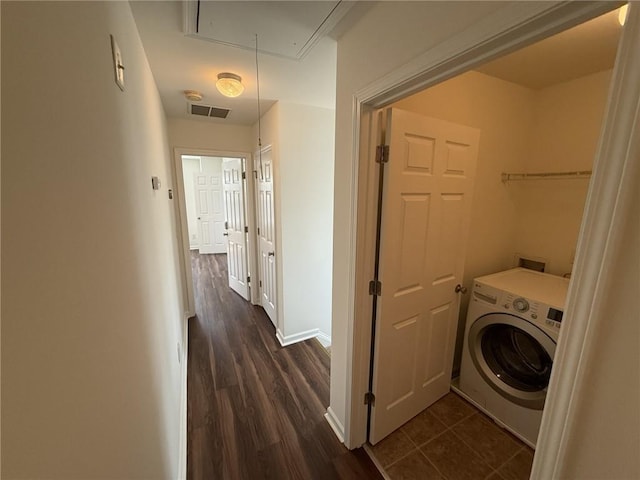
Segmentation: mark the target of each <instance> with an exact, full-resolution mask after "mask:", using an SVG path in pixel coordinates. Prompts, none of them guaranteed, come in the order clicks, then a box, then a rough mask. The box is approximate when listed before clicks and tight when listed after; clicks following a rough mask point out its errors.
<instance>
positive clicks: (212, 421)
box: [187, 252, 382, 480]
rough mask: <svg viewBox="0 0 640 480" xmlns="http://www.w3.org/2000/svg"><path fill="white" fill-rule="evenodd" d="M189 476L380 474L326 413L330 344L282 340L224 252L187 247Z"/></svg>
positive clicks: (281, 478)
mask: <svg viewBox="0 0 640 480" xmlns="http://www.w3.org/2000/svg"><path fill="white" fill-rule="evenodd" d="M191 266H192V271H193V275H194V289H195V293H196V312H197V315H196V317H195V318H193V319H191V320H190V323H189V355H188V357H189V358H188V376H187V395H188V398H187V409H188V412H187V415H188V444H187V478H189V479H193V480H199V479H251V480H253V479H278V480H285V479H292V480H294V479H295V480H297V479H300V480H307V479H319V480H320V479H322V480H330V479H341V480H349V479H368V478H371V479H381V478H382V476H381V475H380V473H379V472H378V470H377V469H376V468H375V466H374V465H373V463H372V462H371V460H370V459H369V457H368V456H367V455H366V453H365V452H364V451H363V450H362V449H358V450H354V451H349V450H347V449H346V448H345V447H344V446H343V445H342V444H341V443H340V442H339V441H338V439H337V438H336V437H335V435H334V433H333V432H332V431H331V427H329V425H328V424H327V422H326V421H325V420H324V417H323V415H324V413H325V411H326V406H327V405H328V403H329V367H330V358H329V356H328V354H327V352H326V351H325V350H324V349H323V348H322V347H321V346H320V344H319V343H318V342H317V341H315V340H308V341H306V342H301V343H297V344H295V345H291V346H289V347H286V348H283V347H281V346H280V344H279V343H278V341H277V340H276V337H275V330H274V328H273V325H272V324H271V322H270V320H269V318H268V317H267V315H266V313H265V312H264V310H262V308H259V307H255V306H253V305H251V304H250V303H249V302H246V301H245V300H244V299H242V298H241V297H240V296H239V295H237V294H236V293H235V292H233V291H232V290H231V289H229V287H228V283H227V282H228V280H227V263H226V255H198V254H197V253H195V252H194V253H192V256H191Z"/></svg>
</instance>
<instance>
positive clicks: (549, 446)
mask: <svg viewBox="0 0 640 480" xmlns="http://www.w3.org/2000/svg"><path fill="white" fill-rule="evenodd" d="M638 7H639V5H638V4H635V5H633V4H632V6H631V8H630V9H629V13H628V16H627V21H626V24H625V28H624V32H623V36H622V39H621V42H620V46H619V48H618V58H617V61H616V66H615V69H614V75H613V78H612V80H611V87H610V92H609V102H608V107H607V114H606V117H605V122H604V127H603V131H602V136H601V138H600V144H599V148H598V152H597V154H596V160H595V165H594V172H593V177H592V181H591V186H590V188H589V193H588V196H587V204H586V207H585V215H584V218H583V222H582V227H581V231H580V236H579V242H578V247H577V251H576V262H575V265H574V273H573V276H572V282H571V285H570V287H569V293H568V299H567V307H566V310H565V317H566V320H565V321H564V322H563V329H562V331H561V332H560V338H559V339H558V349H557V351H556V355H555V358H554V369H553V371H552V374H551V381H550V384H549V394H548V396H547V402H546V405H545V409H544V412H543V415H542V425H541V428H540V435H539V437H538V445H539V447H538V450H537V451H536V456H535V458H534V462H533V467H532V473H531V478H532V479H534V480H537V479H540V480H542V479H552V478H561V477H564V476H565V474H564V472H563V466H564V459H565V458H566V457H565V453H566V452H567V447H568V445H569V444H570V443H571V442H572V441H573V442H575V441H576V440H575V439H572V438H571V433H572V431H573V428H574V424H575V421H576V416H577V415H578V414H579V407H580V404H581V402H582V401H584V399H583V398H580V397H579V392H581V391H583V388H584V387H583V386H584V385H585V384H586V383H588V382H589V381H590V376H589V372H588V371H587V362H586V361H585V359H588V358H589V356H590V353H591V351H592V349H593V343H594V340H595V338H594V337H595V335H594V332H595V331H596V330H598V329H599V328H600V327H601V326H602V324H603V323H604V322H606V321H608V320H609V319H608V314H607V312H606V311H605V306H606V305H605V304H606V301H607V298H608V293H609V292H610V291H611V289H612V288H615V287H612V284H613V280H612V278H611V273H610V271H611V269H610V268H609V267H610V265H611V263H612V260H613V258H614V256H615V255H616V253H617V251H618V248H619V245H620V242H621V236H622V233H621V232H623V231H624V228H622V227H623V226H624V224H625V223H626V222H629V221H630V220H634V221H637V210H636V209H637V205H633V202H632V195H633V192H634V191H635V189H636V188H638V178H640V162H638V154H639V153H640V128H639V127H640V57H639V56H638V51H639V50H640V8H638ZM629 368H632V369H633V368H634V367H632V366H630V367H629Z"/></svg>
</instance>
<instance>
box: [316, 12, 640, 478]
mask: <svg viewBox="0 0 640 480" xmlns="http://www.w3.org/2000/svg"><path fill="white" fill-rule="evenodd" d="M620 4H621V3H620ZM619 6H620V5H619V4H615V3H614V4H612V3H611V2H606V1H597V2H589V3H586V2H559V3H545V2H540V3H535V4H519V5H510V6H507V7H505V8H503V9H501V10H499V11H498V12H496V13H494V14H492V15H489V16H488V17H487V18H485V19H484V20H483V21H481V22H478V23H477V24H475V25H473V26H472V27H470V28H469V29H467V30H465V31H463V32H462V33H460V34H459V35H457V36H455V37H453V38H451V39H449V40H447V41H445V42H443V43H441V44H439V45H438V46H436V47H435V48H433V49H431V50H428V51H427V52H425V53H424V54H422V55H420V56H418V57H416V58H414V59H413V60H411V61H410V62H409V63H407V64H405V65H404V66H403V67H401V68H398V69H395V70H393V71H392V72H391V73H389V74H388V75H386V76H384V77H382V78H380V79H379V80H377V81H375V82H373V83H372V84H370V85H368V86H366V87H365V88H363V89H361V90H359V91H357V92H356V93H355V94H354V95H353V98H352V118H353V139H354V141H353V145H352V152H351V158H352V172H351V178H352V179H353V180H352V185H351V195H350V196H351V199H350V200H351V201H350V208H351V212H353V215H354V217H355V218H356V221H355V222H353V226H352V228H351V230H350V232H349V245H350V251H351V254H350V256H351V258H352V259H353V262H352V263H351V264H350V267H349V292H348V294H349V295H348V298H349V302H350V303H349V311H348V318H347V325H348V338H347V365H346V369H347V372H346V378H347V382H346V385H345V387H346V407H347V408H346V415H345V424H344V432H343V433H344V438H345V444H346V445H347V447H349V448H355V447H358V446H360V445H362V444H364V443H365V441H366V423H367V407H366V405H365V404H364V402H363V401H362V399H363V398H364V394H365V393H366V392H367V387H368V378H369V360H370V354H369V349H370V339H371V323H370V319H371V317H372V302H371V297H370V296H369V294H368V282H369V280H371V278H373V277H372V272H373V259H374V245H373V242H371V240H370V239H371V238H374V236H375V228H376V218H375V206H376V205H377V202H376V198H375V196H376V188H377V169H375V168H373V166H374V165H375V163H374V162H373V161H372V159H373V158H374V157H375V145H376V144H377V141H376V140H377V139H376V134H377V129H378V127H379V125H380V118H379V116H378V115H377V114H376V111H375V109H377V108H382V107H384V106H387V105H389V104H391V103H393V102H395V101H397V100H399V99H401V98H404V97H406V96H408V95H411V94H413V93H416V92H418V91H421V90H424V89H426V88H428V87H430V86H433V85H436V84H438V83H441V82H443V81H445V80H447V79H449V78H452V77H454V76H456V75H459V74H461V73H464V72H465V71H468V70H470V69H471V68H473V67H475V66H477V65H479V64H481V63H484V62H486V61H489V60H492V59H494V58H497V57H499V56H502V55H504V54H507V53H510V52H512V51H514V50H516V49H518V48H521V47H524V46H526V45H529V44H531V43H534V42H536V41H538V40H541V39H543V38H546V37H548V36H551V35H553V34H555V33H559V32H560V31H563V30H566V29H568V28H570V27H573V26H575V25H578V24H580V23H583V22H585V21H587V20H589V19H591V18H594V17H596V16H598V15H600V14H603V13H605V12H607V11H610V10H612V9H613V8H616V7H619ZM634 15H635V16H634ZM638 17H639V14H638V8H637V7H636V8H633V7H632V8H630V9H629V15H628V18H627V23H626V25H625V27H624V32H625V34H624V35H623V38H622V40H621V44H620V46H619V51H618V57H617V61H616V68H615V73H614V78H613V79H612V82H611V86H610V94H609V107H608V109H607V114H606V117H605V123H604V126H603V129H604V130H603V132H604V133H603V134H602V136H601V145H600V148H599V151H598V153H597V155H596V164H598V163H599V160H598V159H599V158H605V157H606V156H609V160H608V163H607V169H606V170H605V169H604V168H602V167H600V168H597V166H596V168H594V173H593V176H592V179H591V187H590V190H589V194H588V197H587V207H586V210H585V215H584V217H583V223H582V227H581V231H580V236H579V241H578V249H577V255H576V262H575V266H574V275H573V279H572V282H571V287H570V291H569V296H568V306H567V316H568V318H567V321H566V322H565V324H564V327H563V328H564V330H563V334H562V335H561V339H560V340H561V343H560V344H559V348H558V350H557V352H556V360H555V363H556V369H554V374H552V378H551V385H550V392H549V396H548V404H547V408H546V409H545V413H544V417H543V422H542V428H541V431H540V442H539V444H540V445H541V447H540V448H539V449H538V450H537V452H536V456H535V459H534V465H533V472H532V478H534V479H543V478H555V477H556V476H557V472H559V471H560V468H561V459H562V457H563V454H564V452H565V450H566V447H567V444H568V441H569V440H568V439H567V435H566V432H568V430H567V428H568V425H569V422H566V421H565V419H566V418H569V417H570V416H571V415H572V414H573V413H574V412H575V411H576V404H575V403H574V399H573V398H574V392H577V391H578V390H579V387H580V386H581V385H582V384H583V382H584V381H585V374H586V372H585V371H584V364H583V361H582V358H583V356H585V353H586V352H588V347H589V342H588V339H589V335H590V333H591V329H592V328H593V325H594V324H595V323H597V322H599V318H598V317H599V315H601V313H599V312H598V311H597V309H592V310H589V309H590V308H592V307H593V306H594V298H597V299H598V300H599V304H600V306H602V298H603V297H604V294H605V293H606V292H605V288H606V287H604V286H603V284H602V283H601V280H602V279H603V278H604V275H605V273H604V272H605V269H603V268H602V267H603V266H604V265H605V264H606V260H607V259H608V258H609V256H610V255H611V252H610V251H609V249H608V248H605V247H609V248H611V247H610V246H609V244H610V240H615V238H614V237H615V235H616V228H615V227H616V226H619V225H621V224H623V223H624V222H625V218H624V213H625V212H619V210H618V209H617V207H618V205H619V203H620V202H621V201H622V200H624V199H625V198H626V197H625V196H628V195H629V194H630V190H631V187H632V179H630V178H625V176H624V175H625V169H628V168H629V165H631V164H632V161H633V159H632V158H631V154H630V152H632V151H633V149H632V148H625V147H627V146H629V147H631V146H632V145H634V142H635V143H636V144H637V143H638V141H639V139H637V138H634V136H633V128H634V126H635V124H634V122H635V119H634V117H633V108H634V107H635V108H637V105H638V98H639V96H640V93H639V92H638V87H637V85H634V83H633V81H634V80H633V79H634V77H637V76H638V74H639V72H640V64H639V62H638V61H637V60H636V59H635V58H634V53H633V48H631V46H630V44H631V42H632V38H633V37H634V36H636V37H637V36H638V35H639V34H640V25H639V23H640V21H639V20H638ZM625 45H626V46H625ZM622 64H624V65H625V67H626V68H625V69H624V71H623V70H622V69H621V68H620V65H622ZM625 102H626V103H625ZM623 105H631V107H628V108H622V107H621V106H623ZM596 200H597V201H596ZM627 208H628V207H627ZM627 214H628V213H627ZM618 230H619V229H618ZM585 309H587V310H585ZM569 332H570V333H569ZM563 340H564V341H563ZM559 371H562V372H563V374H562V375H559V374H558V372H559ZM328 414H329V417H331V407H330V408H329V412H328ZM560 419H562V421H560ZM336 421H337V420H336V419H334V422H333V423H335V422H336ZM543 459H544V462H543Z"/></svg>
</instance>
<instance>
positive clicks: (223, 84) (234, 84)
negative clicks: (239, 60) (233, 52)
mask: <svg viewBox="0 0 640 480" xmlns="http://www.w3.org/2000/svg"><path fill="white" fill-rule="evenodd" d="M216 88H217V89H218V91H219V92H220V93H221V94H223V95H224V96H226V97H237V96H239V95H242V92H244V85H242V78H241V77H240V75H236V74H235V73H227V72H225V73H219V74H218V81H217V82H216Z"/></svg>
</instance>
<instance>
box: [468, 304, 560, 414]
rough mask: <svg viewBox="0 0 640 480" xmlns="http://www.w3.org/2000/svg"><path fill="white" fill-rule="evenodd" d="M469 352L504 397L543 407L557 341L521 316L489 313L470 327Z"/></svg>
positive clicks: (492, 386) (485, 376) (525, 404)
mask: <svg viewBox="0 0 640 480" xmlns="http://www.w3.org/2000/svg"><path fill="white" fill-rule="evenodd" d="M468 342H469V353H470V355H471V359H472V360H473V363H474V365H475V366H476V368H477V369H478V372H479V373H480V375H482V377H483V378H484V380H485V381H486V382H487V383H488V384H489V385H490V386H491V388H493V389H494V390H495V391H496V392H498V393H499V394H500V395H502V396H503V397H505V398H507V399H509V400H511V401H512V402H514V403H516V404H518V405H521V406H523V407H527V408H532V409H536V410H542V408H543V407H544V401H545V398H546V396H547V386H548V385H549V377H550V376H551V367H552V366H553V356H554V354H555V350H556V343H555V342H554V341H553V339H551V337H549V336H548V335H547V334H546V333H545V332H544V331H543V330H541V329H540V328H538V327H537V326H535V325H534V324H532V323H530V322H528V321H527V320H525V319H524V318H521V317H518V316H516V315H510V314H506V313H489V314H487V315H483V316H482V317H480V318H478V319H477V320H476V321H475V322H474V323H473V325H471V328H470V329H469V336H468Z"/></svg>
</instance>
